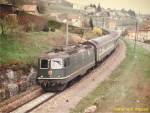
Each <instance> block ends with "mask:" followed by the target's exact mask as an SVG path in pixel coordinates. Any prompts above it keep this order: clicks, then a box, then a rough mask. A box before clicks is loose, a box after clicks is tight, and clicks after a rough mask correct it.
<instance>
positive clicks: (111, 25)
mask: <svg viewBox="0 0 150 113" xmlns="http://www.w3.org/2000/svg"><path fill="white" fill-rule="evenodd" d="M107 27H108V29H112V30H115V29H116V28H117V20H116V19H109V20H108V22H107Z"/></svg>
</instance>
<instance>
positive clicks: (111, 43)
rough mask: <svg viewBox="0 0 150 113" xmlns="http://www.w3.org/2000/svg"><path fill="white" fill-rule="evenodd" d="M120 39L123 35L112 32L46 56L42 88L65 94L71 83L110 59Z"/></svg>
mask: <svg viewBox="0 0 150 113" xmlns="http://www.w3.org/2000/svg"><path fill="white" fill-rule="evenodd" d="M119 38H120V34H119V33H117V32H114V31H110V32H109V34H107V35H105V36H102V37H97V38H95V39H91V40H88V41H86V42H84V43H81V44H78V45H74V46H67V47H62V48H61V49H56V50H55V51H52V52H49V53H46V54H43V55H42V56H40V57H39V59H38V76H37V82H38V84H39V85H40V86H41V87H42V88H43V90H44V91H61V90H64V89H65V88H66V86H67V84H68V83H69V82H70V81H72V80H74V79H75V78H77V77H79V76H80V77H81V76H83V75H84V74H85V73H86V72H87V71H88V70H90V69H92V68H93V67H95V66H96V65H97V64H98V63H100V62H101V61H103V60H104V59H105V58H106V57H107V56H108V55H110V54H111V53H112V51H113V50H115V48H116V47H117V45H118V40H119Z"/></svg>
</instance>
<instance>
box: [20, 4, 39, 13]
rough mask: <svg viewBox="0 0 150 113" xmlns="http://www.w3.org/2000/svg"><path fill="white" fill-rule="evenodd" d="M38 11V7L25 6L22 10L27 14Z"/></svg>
mask: <svg viewBox="0 0 150 113" xmlns="http://www.w3.org/2000/svg"><path fill="white" fill-rule="evenodd" d="M36 9H37V5H23V6H22V10H24V11H26V12H34V11H36Z"/></svg>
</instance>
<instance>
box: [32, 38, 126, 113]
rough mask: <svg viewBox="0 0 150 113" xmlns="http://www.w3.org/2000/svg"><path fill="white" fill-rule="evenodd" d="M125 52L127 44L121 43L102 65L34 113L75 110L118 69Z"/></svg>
mask: <svg viewBox="0 0 150 113" xmlns="http://www.w3.org/2000/svg"><path fill="white" fill-rule="evenodd" d="M125 50H126V47H125V44H124V43H123V42H122V41H120V44H119V47H118V48H117V49H116V51H115V52H114V53H113V54H112V55H111V56H110V57H109V58H108V59H107V60H105V61H104V62H103V63H102V65H100V66H99V67H98V68H96V69H95V70H93V71H92V72H91V73H90V74H88V75H87V76H85V77H84V78H82V80H80V81H79V82H78V83H76V84H74V85H73V86H72V87H70V88H68V89H67V90H65V91H64V92H62V93H60V94H59V95H57V96H56V97H54V98H52V99H51V100H49V101H48V102H46V103H44V104H42V105H41V106H39V107H38V108H37V109H35V110H34V111H32V113H69V111H70V109H72V108H74V107H75V106H76V105H77V104H78V103H79V102H80V100H81V99H82V98H83V97H85V96H87V94H88V93H90V92H91V91H92V90H94V89H95V88H96V87H97V86H98V85H99V84H100V83H101V82H103V81H104V80H105V79H107V78H108V76H109V75H110V74H111V73H112V71H113V70H115V69H116V68H117V66H118V65H119V64H120V63H121V61H122V60H123V59H124V58H125Z"/></svg>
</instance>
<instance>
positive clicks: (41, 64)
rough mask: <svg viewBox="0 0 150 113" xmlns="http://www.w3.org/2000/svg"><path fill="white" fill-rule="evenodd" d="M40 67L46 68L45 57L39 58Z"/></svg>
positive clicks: (46, 61)
mask: <svg viewBox="0 0 150 113" xmlns="http://www.w3.org/2000/svg"><path fill="white" fill-rule="evenodd" d="M40 68H41V69H47V68H48V60H47V59H41V60H40Z"/></svg>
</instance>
